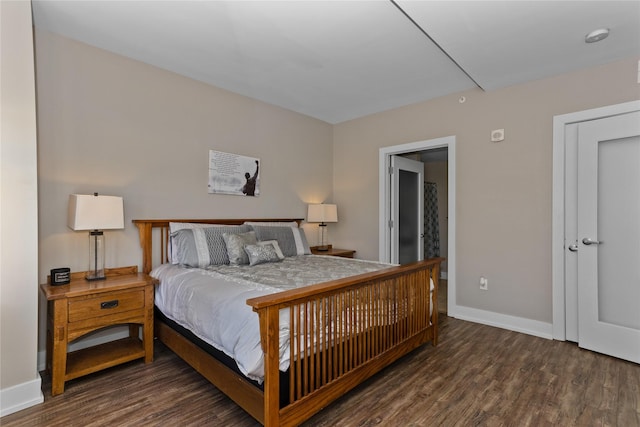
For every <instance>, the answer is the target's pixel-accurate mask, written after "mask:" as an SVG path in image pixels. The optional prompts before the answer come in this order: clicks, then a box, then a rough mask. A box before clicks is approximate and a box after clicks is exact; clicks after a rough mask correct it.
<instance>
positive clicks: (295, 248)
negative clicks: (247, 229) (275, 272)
mask: <svg viewBox="0 0 640 427" xmlns="http://www.w3.org/2000/svg"><path fill="white" fill-rule="evenodd" d="M252 228H253V230H254V231H255V232H256V237H257V238H258V241H264V240H277V241H278V245H279V246H280V249H281V250H282V253H283V254H284V256H296V255H308V254H310V253H311V250H310V249H309V244H308V243H307V237H306V236H305V234H304V230H303V229H302V228H293V227H271V226H262V225H253V226H252Z"/></svg>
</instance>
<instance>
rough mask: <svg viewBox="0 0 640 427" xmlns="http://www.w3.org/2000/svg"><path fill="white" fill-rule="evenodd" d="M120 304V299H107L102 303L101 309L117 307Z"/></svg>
mask: <svg viewBox="0 0 640 427" xmlns="http://www.w3.org/2000/svg"><path fill="white" fill-rule="evenodd" d="M117 306H118V300H117V299H114V300H112V301H105V302H102V303H100V308H101V309H103V310H104V309H107V308H116V307H117Z"/></svg>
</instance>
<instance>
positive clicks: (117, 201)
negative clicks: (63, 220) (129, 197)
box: [67, 194, 124, 230]
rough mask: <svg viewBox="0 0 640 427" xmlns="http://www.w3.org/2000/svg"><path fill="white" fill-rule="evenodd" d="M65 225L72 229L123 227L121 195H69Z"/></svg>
mask: <svg viewBox="0 0 640 427" xmlns="http://www.w3.org/2000/svg"><path fill="white" fill-rule="evenodd" d="M67 225H68V226H69V228H71V229H72V230H109V229H111V230H113V229H119V228H124V208H123V203H122V197H117V196H99V195H91V194H71V195H69V211H68V216H67Z"/></svg>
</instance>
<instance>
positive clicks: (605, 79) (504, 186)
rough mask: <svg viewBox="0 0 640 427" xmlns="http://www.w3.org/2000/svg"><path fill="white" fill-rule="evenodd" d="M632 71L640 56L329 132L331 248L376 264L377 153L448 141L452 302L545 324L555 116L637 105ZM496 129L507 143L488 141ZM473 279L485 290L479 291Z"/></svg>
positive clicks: (388, 114)
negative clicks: (334, 212)
mask: <svg viewBox="0 0 640 427" xmlns="http://www.w3.org/2000/svg"><path fill="white" fill-rule="evenodd" d="M637 70H638V58H629V59H628V60H625V61H620V62H616V63H612V64H609V65H605V66H600V67H597V68H592V69H588V70H583V71H579V72H575V73H571V74H565V75H562V76H558V77H554V78H549V79H545V80H539V81H534V82H531V83H528V84H522V85H517V86H512V87H508V88H505V89H502V90H496V91H492V92H483V91H481V90H479V89H478V90H470V91H466V92H463V93H459V94H455V95H451V96H446V97H442V98H439V99H435V100H432V101H429V102H424V103H421V104H416V105H411V106H407V107H403V108H398V109H395V110H392V111H388V112H384V113H380V114H374V115H371V116H367V117H364V118H361V119H357V120H352V121H349V122H345V123H342V124H338V125H336V126H335V127H334V151H333V156H334V157H333V158H334V163H333V167H334V201H335V202H336V203H337V204H338V206H339V207H340V209H341V211H342V215H341V218H340V222H339V223H338V224H337V227H336V231H335V232H334V236H336V237H335V239H334V243H335V244H336V245H338V246H340V247H350V248H354V249H357V250H358V255H359V256H360V257H362V258H369V259H377V257H378V230H377V228H378V197H379V194H378V152H379V149H380V148H381V147H388V146H393V145H399V144H404V143H409V142H415V141H423V140H428V139H433V138H438V137H443V136H449V135H455V136H456V152H457V158H456V165H457V170H456V179H457V181H456V182H457V186H456V192H457V200H456V215H457V230H456V232H457V238H456V242H455V245H456V248H457V251H456V255H457V266H456V276H457V283H456V286H457V293H456V297H457V304H458V305H460V306H466V307H472V308H475V309H479V310H486V311H488V312H495V313H501V314H505V315H511V316H517V317H521V318H526V319H532V320H535V321H540V322H547V323H551V322H552V307H551V189H552V181H551V180H552V121H553V116H554V115H558V114H564V113H570V112H574V111H581V110H585V109H589V108H595V107H601V106H605V105H611V104H617V103H622V102H626V101H631V100H636V99H640V85H639V84H638V83H637ZM461 95H464V96H465V97H466V102H465V103H462V104H461V103H459V102H458V99H459V97H460V96H461ZM501 128H504V129H505V134H506V139H505V141H504V142H501V143H492V142H490V140H489V138H490V132H491V130H493V129H501ZM450 244H451V242H450ZM480 276H485V277H487V278H488V280H489V290H488V291H480V290H479V288H478V280H479V277H480Z"/></svg>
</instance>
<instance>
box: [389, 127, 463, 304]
mask: <svg viewBox="0 0 640 427" xmlns="http://www.w3.org/2000/svg"><path fill="white" fill-rule="evenodd" d="M434 148H447V149H448V164H449V165H448V175H447V179H448V181H449V182H448V187H449V205H448V209H449V219H448V235H447V236H448V239H449V249H448V252H447V285H448V292H447V305H448V307H447V313H448V314H449V316H452V317H457V312H458V309H457V305H456V137H455V136H445V137H442V138H436V139H430V140H427V141H418V142H410V143H408V144H402V145H394V146H391V147H382V148H380V152H379V162H378V165H379V166H378V168H379V173H378V179H379V192H380V198H379V201H378V203H379V206H378V219H379V229H380V232H379V233H378V235H379V239H378V251H379V260H380V261H381V262H389V260H390V259H391V251H390V249H389V244H388V243H389V240H390V238H391V237H390V233H389V227H387V225H388V223H389V210H388V209H387V208H388V206H389V204H390V201H389V199H390V185H389V179H387V177H388V176H389V174H388V171H389V166H390V165H391V163H390V160H389V159H390V157H391V156H392V155H394V154H403V153H411V152H414V151H424V150H430V149H434Z"/></svg>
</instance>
